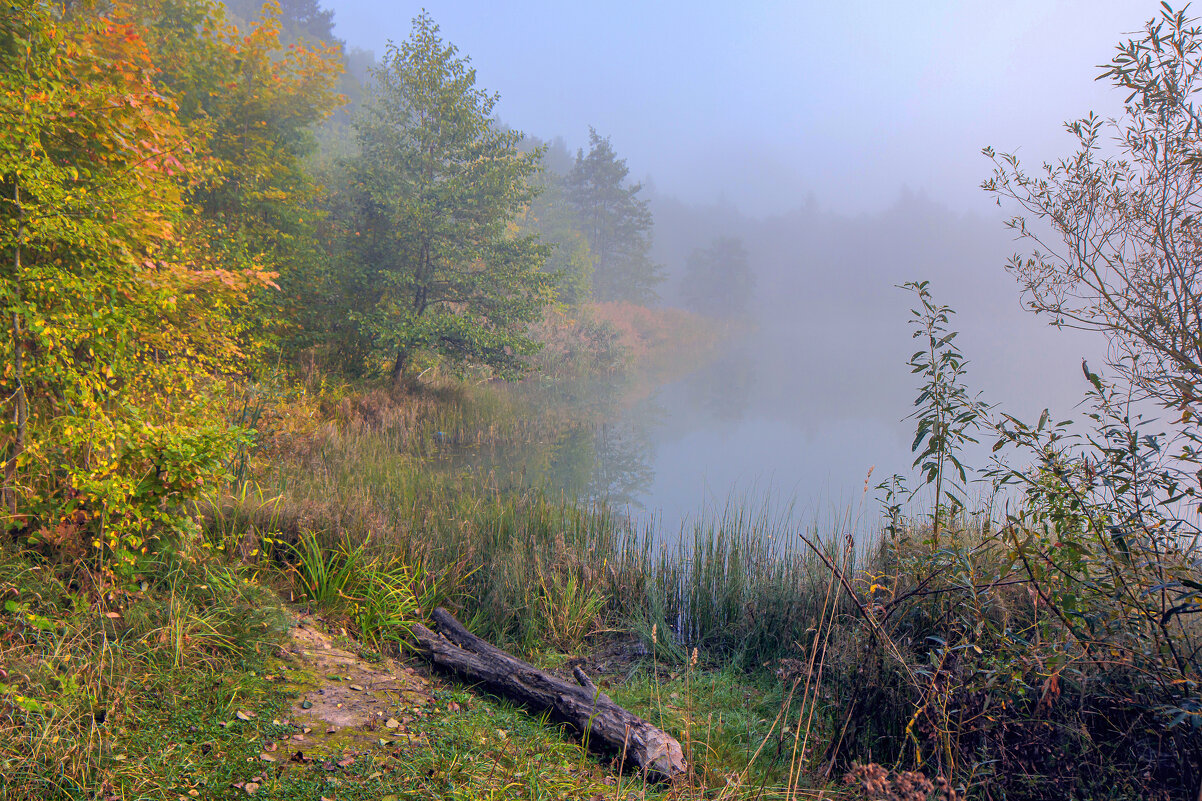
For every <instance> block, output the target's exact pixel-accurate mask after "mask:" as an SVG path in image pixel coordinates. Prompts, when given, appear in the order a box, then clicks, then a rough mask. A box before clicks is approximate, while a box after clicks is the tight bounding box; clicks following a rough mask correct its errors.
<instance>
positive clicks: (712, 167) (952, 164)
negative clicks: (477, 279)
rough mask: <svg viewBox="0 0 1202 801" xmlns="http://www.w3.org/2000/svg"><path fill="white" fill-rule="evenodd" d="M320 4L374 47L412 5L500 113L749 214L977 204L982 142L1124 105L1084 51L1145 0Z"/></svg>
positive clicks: (1126, 23)
mask: <svg viewBox="0 0 1202 801" xmlns="http://www.w3.org/2000/svg"><path fill="white" fill-rule="evenodd" d="M328 7H329V8H332V9H333V11H334V15H335V16H334V22H335V30H336V32H337V33H338V35H339V36H341V37H343V38H344V39H345V40H346V41H347V43H348V45H349V46H351V47H361V48H365V49H369V50H372V51H373V52H375V54H376V55H377V57H378V56H380V55H382V54H383V52H384V50H385V47H386V43H387V42H388V41H389V40H391V41H394V42H399V41H403V40H404V39H405V38H406V37H407V36H408V33H409V26H410V20H411V18H412V17H413V16H414V15H416V14H418V13H420V11H421V10H422V9H423V8H425V9H426V10H427V11H429V13H430V15H431V16H432V18H433V19H434V21H435V22H436V23H438V25H439V26H440V27H441V29H442V35H443V37H444V38H445V40H446V41H449V42H451V43H453V44H455V45H456V46H457V47H458V48H459V50H460V52H461V53H462V54H464V55H466V56H469V57H470V58H471V61H472V64H473V65H474V66H475V68H476V69H477V79H478V85H479V86H481V87H483V88H485V89H487V90H489V91H492V92H497V93H499V95H500V98H501V100H500V103H499V105H498V108H497V113H498V116H499V117H500V118H501V119H502V120H503V121H504V122H505V123H506V124H508V125H512V126H514V127H516V128H519V129H521V130H523V131H524V132H525V133H527V134H529V135H532V136H536V137H539V138H541V139H551V138H554V137H557V136H561V137H563V138H564V140H565V141H566V142H567V144H568V146H569V148H571V149H572V150H573V151H574V150H575V149H576V148H577V147H581V146H584V145H586V144H587V137H588V127H589V126H590V125H591V126H594V127H595V128H597V130H598V131H599V132H600V133H602V134H603V135H608V136H610V137H612V140H613V143H614V147H615V149H616V150H617V151H618V153H619V154H620V155H622V156H624V157H625V158H627V160H628V163H629V165H630V169H631V175H632V176H634V177H636V178H638V179H642V180H647V181H648V182H649V183H650V184H651V186H652V187H653V188H654V189H655V190H656V191H658V192H661V193H664V194H668V195H672V196H675V197H679V198H681V199H684V200H688V201H691V202H696V203H714V202H727V203H730V204H733V205H735V206H737V207H738V208H739V209H740V210H742V211H744V212H747V213H749V214H752V215H756V216H762V215H766V214H779V213H783V212H787V211H789V210H791V209H794V208H797V207H800V206H804V205H805V204H806V203H807V202H810V203H815V204H817V205H818V206H819V207H820V208H823V209H828V210H831V211H835V212H839V213H857V212H873V211H879V210H881V209H883V208H886V207H888V206H889V205H890V204H892V203H893V202H894V201H895V199H896V198H897V197H898V195H899V193H900V192H901V191H902V190H903V189H906V190H909V191H911V192H913V193H916V194H918V195H925V196H926V197H928V198H930V199H932V200H934V201H938V202H942V203H944V204H946V205H948V206H949V208H954V209H957V210H974V211H978V212H982V213H984V212H986V211H987V210H988V208H989V206H990V205H991V201H990V199H989V198H988V197H986V196H985V195H984V194H983V193H982V192H980V190H979V189H977V185H978V184H979V183H980V181H981V179H983V178H984V177H986V175H987V174H988V172H989V169H988V167H989V165H988V164H987V162H986V161H985V159H984V158H983V157H981V155H980V150H981V148H982V147H984V146H986V145H992V146H994V147H995V148H997V149H999V150H1003V151H1010V150H1018V151H1019V152H1020V153H1022V154H1023V155H1024V157H1026V158H1027V159H1029V160H1030V161H1031V162H1032V163H1037V162H1038V161H1040V160H1043V159H1046V158H1054V157H1056V156H1059V155H1062V154H1064V153H1065V152H1067V150H1068V149H1069V148H1070V147H1071V141H1070V140H1069V138H1068V137H1067V135H1066V134H1064V132H1063V129H1062V123H1063V122H1064V121H1066V120H1068V119H1075V118H1077V117H1080V116H1083V115H1085V114H1087V113H1088V112H1089V111H1091V110H1092V111H1097V112H1098V113H1100V114H1102V115H1103V116H1109V115H1112V114H1114V113H1116V112H1117V111H1118V110H1119V109H1120V104H1121V101H1122V98H1121V97H1120V96H1119V95H1118V93H1117V92H1114V91H1112V90H1111V89H1110V87H1109V86H1108V85H1107V84H1105V83H1104V82H1103V83H1098V82H1095V80H1094V79H1095V78H1096V77H1097V75H1098V73H1099V72H1100V70H1099V68H1098V66H1097V65H1099V64H1102V63H1104V62H1106V61H1108V60H1109V59H1110V57H1111V55H1112V53H1113V51H1114V47H1115V45H1116V44H1117V43H1118V42H1119V41H1120V39H1122V38H1124V37H1123V33H1124V32H1132V31H1135V30H1137V29H1139V28H1140V27H1142V25H1143V23H1144V21H1145V20H1146V19H1148V18H1150V17H1152V16H1154V15H1155V14H1156V13H1158V10H1159V8H1160V6H1159V3H1156V2H1152V1H1151V0H1149V1H1148V2H1143V0H1141V2H1135V3H1132V2H1119V1H1117V0H1107V1H1106V2H1089V3H1086V2H1051V3H1046V2H1038V1H1037V0H1024V1H1023V2H1016V3H1010V4H1007V6H1006V7H1004V8H998V7H989V8H986V7H984V6H979V5H976V4H971V5H962V4H957V3H953V2H935V3H928V4H923V5H922V7H920V8H914V7H911V6H895V5H893V4H889V3H867V4H859V5H857V6H855V7H846V6H841V5H840V6H829V7H826V6H820V5H818V4H797V3H787V2H753V3H746V4H739V5H737V6H733V5H729V4H719V3H699V4H692V3H690V4H683V3H659V4H654V5H649V4H639V3H632V2H618V3H611V4H607V5H606V6H605V7H604V8H603V9H601V8H599V7H587V6H584V5H576V4H568V5H564V4H556V3H549V2H523V3H518V4H504V5H496V4H491V3H482V2H466V3H465V2H455V3H452V2H446V1H445V0H432V1H431V2H427V3H424V4H412V5H408V4H402V5H401V6H398V7H395V11H393V12H392V13H390V14H389V16H387V17H383V16H381V15H380V14H379V13H377V12H376V10H375V9H376V8H378V7H377V6H375V4H373V3H371V2H368V1H367V0H333V2H331V3H329V4H328Z"/></svg>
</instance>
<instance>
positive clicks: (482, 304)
mask: <svg viewBox="0 0 1202 801" xmlns="http://www.w3.org/2000/svg"><path fill="white" fill-rule="evenodd" d="M374 79H375V82H374V85H373V87H372V88H371V91H370V97H369V99H368V101H367V104H366V107H365V109H364V112H363V115H362V116H361V118H360V119H359V120H358V122H357V123H356V127H357V130H358V138H359V147H360V151H361V152H360V155H359V156H358V157H357V158H356V159H355V160H354V161H353V162H352V164H351V165H350V168H351V171H352V173H353V191H354V193H355V196H356V213H357V214H358V219H357V220H356V225H357V227H356V230H355V236H354V241H355V243H356V246H357V248H358V249H359V252H360V253H361V258H362V263H363V264H364V265H367V272H366V274H365V275H364V276H363V280H365V281H366V282H367V290H368V292H369V293H370V296H371V297H372V300H371V301H370V302H369V303H367V304H365V306H364V307H363V308H362V309H361V310H360V311H357V312H356V313H355V318H356V319H357V320H358V321H359V323H360V324H361V325H362V326H363V327H364V328H365V329H366V331H367V332H368V334H369V336H370V339H371V340H372V342H374V343H375V345H376V347H377V348H378V349H379V350H380V351H382V352H384V353H389V354H391V361H392V377H393V380H394V381H398V380H400V378H401V376H402V373H403V372H404V370H405V368H406V366H407V365H408V364H409V362H410V361H411V360H412V359H413V358H414V357H415V356H416V355H417V354H418V353H420V352H422V351H432V352H434V353H437V354H440V355H441V356H443V357H446V358H448V359H450V360H452V361H455V362H458V363H460V364H480V365H486V366H488V367H490V368H492V369H494V370H496V371H498V372H500V373H502V374H512V373H516V372H520V371H521V369H522V368H523V361H522V357H523V356H526V355H528V354H530V353H532V352H534V350H535V349H536V345H535V342H534V341H533V340H532V339H531V338H530V337H529V336H528V335H527V331H526V329H527V327H528V325H529V324H530V323H531V322H532V321H534V320H535V319H537V318H538V316H539V314H540V313H541V309H542V307H543V306H544V305H545V304H546V303H547V302H549V301H550V300H551V298H552V289H551V281H550V278H549V277H548V276H547V275H546V274H545V273H543V272H542V270H541V267H542V265H543V262H544V261H546V258H547V249H546V247H545V246H544V245H542V244H540V243H539V241H538V239H537V237H536V236H534V235H531V234H520V233H518V232H517V217H518V214H519V213H520V212H521V211H522V210H523V209H524V207H525V206H526V204H527V203H529V202H530V200H531V198H532V197H533V194H534V189H533V185H532V183H531V178H532V177H533V176H534V174H535V172H536V170H537V169H538V153H529V152H522V151H521V150H520V149H519V148H518V144H519V143H520V142H521V140H522V134H521V133H520V132H518V131H512V130H507V129H505V128H502V127H501V126H500V125H499V124H498V123H497V122H496V120H494V119H493V116H492V113H493V108H494V107H495V105H496V102H497V96H496V95H493V94H489V93H487V92H485V91H483V90H481V89H479V88H477V87H476V73H475V70H474V69H472V68H471V66H470V63H469V61H468V60H467V59H465V58H462V57H460V56H459V55H458V51H457V50H456V48H455V47H454V45H451V44H448V43H445V42H443V40H442V38H441V36H440V35H439V29H438V26H437V25H435V24H434V22H433V21H432V20H431V19H430V17H429V15H427V14H422V15H420V16H418V17H417V18H416V19H415V20H414V21H413V30H412V33H411V35H410V37H409V39H408V40H406V41H405V42H402V43H401V44H400V45H399V46H391V47H390V48H389V50H388V53H387V54H386V55H385V57H384V60H383V63H382V64H381V66H380V68H379V69H378V70H377V71H376V73H375V75H374Z"/></svg>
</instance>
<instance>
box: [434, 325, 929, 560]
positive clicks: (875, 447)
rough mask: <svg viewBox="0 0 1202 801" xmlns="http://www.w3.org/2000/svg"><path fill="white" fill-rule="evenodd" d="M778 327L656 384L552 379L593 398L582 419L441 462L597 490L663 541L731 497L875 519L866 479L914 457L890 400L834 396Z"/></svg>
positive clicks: (799, 518)
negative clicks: (877, 405)
mask: <svg viewBox="0 0 1202 801" xmlns="http://www.w3.org/2000/svg"><path fill="white" fill-rule="evenodd" d="M779 334H780V332H779V331H771V330H756V331H753V332H750V333H748V334H746V335H744V336H742V337H740V338H739V339H738V340H736V341H734V342H730V343H727V344H726V345H725V347H722V348H720V349H719V350H718V351H717V352H714V353H711V354H709V355H708V358H706V359H704V360H702V361H701V363H700V364H699V365H697V366H696V367H695V369H693V370H692V371H691V372H689V373H687V374H686V375H684V376H683V377H676V378H674V379H672V380H668V381H666V382H663V383H656V382H655V381H654V380H653V379H651V378H649V377H648V376H640V377H638V378H637V379H628V380H624V381H616V382H614V381H607V382H594V383H592V384H589V385H584V386H578V387H573V388H570V389H567V390H565V389H564V388H563V387H559V388H556V390H555V392H556V393H559V395H560V397H561V398H563V397H564V396H567V401H568V402H574V403H580V402H582V399H587V400H588V403H589V404H590V408H589V413H588V414H587V415H582V416H583V417H586V418H587V422H582V423H581V424H579V425H577V426H574V427H572V428H570V429H569V430H568V431H566V432H562V433H558V434H556V435H554V436H551V437H548V439H547V440H546V441H544V442H539V443H526V444H524V445H522V446H514V447H511V448H507V449H489V450H477V451H461V452H458V453H449V454H446V455H445V461H446V464H447V465H448V466H449V467H453V468H454V469H466V470H470V471H473V472H481V473H492V474H493V475H494V476H495V478H496V480H497V481H499V482H500V483H501V484H502V485H505V484H509V485H513V484H522V485H527V486H530V485H536V486H541V487H542V488H544V489H546V490H548V491H550V492H554V493H564V494H566V495H568V496H570V497H574V498H578V499H581V500H584V501H592V500H602V501H605V502H606V503H608V504H609V505H610V506H611V507H612V508H615V509H620V510H623V511H625V512H626V513H627V514H628V515H629V516H630V517H631V518H632V519H633V520H634V521H635V522H636V524H640V525H645V524H650V525H653V526H654V527H655V530H656V531H657V532H658V534H659V535H660V536H661V537H663V538H665V539H671V538H672V537H673V536H674V535H677V534H679V533H681V532H682V531H683V532H686V533H687V532H690V531H691V529H692V526H693V524H694V523H696V522H698V521H699V520H701V519H705V518H709V519H713V518H715V517H717V516H719V515H720V514H721V513H722V511H723V509H724V508H725V507H726V506H727V505H728V504H734V505H737V506H739V507H742V508H743V509H746V510H750V511H752V512H753V513H757V514H768V515H772V516H773V517H774V518H778V519H780V518H784V519H787V520H789V521H792V522H795V523H799V524H804V525H823V524H825V523H828V522H830V521H832V520H834V519H840V518H845V517H846V516H847V515H848V514H849V513H851V514H852V516H853V517H854V516H855V515H856V514H857V513H859V514H861V515H862V516H864V517H872V516H873V515H875V513H876V511H875V510H876V503H875V501H874V500H873V496H874V495H875V494H876V493H875V490H874V489H873V487H874V486H875V485H876V484H877V483H879V482H880V481H881V480H883V479H884V478H886V477H888V476H889V475H890V474H891V473H893V472H894V471H901V470H904V469H906V468H907V467H908V465H909V459H908V458H907V457H908V453H909V452H908V444H909V443H908V441H907V439H906V437H905V434H904V431H905V426H904V425H901V424H900V423H899V419H898V418H899V415H898V413H897V412H898V411H899V409H889V408H888V406H887V405H885V406H884V407H883V408H882V409H880V410H879V413H878V412H877V411H876V410H874V408H872V405H865V404H863V403H854V402H848V403H846V404H838V403H835V404H832V403H830V402H829V398H827V397H825V396H827V395H828V394H829V393H831V392H838V391H844V390H846V389H847V387H845V386H844V387H840V386H838V385H832V382H831V381H830V380H829V379H826V380H824V379H822V377H821V376H816V375H815V373H814V372H813V371H812V370H807V369H805V366H804V365H803V364H799V363H797V360H798V359H800V358H801V357H800V356H798V355H797V354H796V353H794V358H793V359H792V360H790V359H789V358H787V353H786V352H779V350H778V349H777V348H776V346H774V345H773V344H772V343H773V342H774V341H776V340H777V338H778V337H779ZM785 350H786V351H788V350H789V349H788V348H786V349H785ZM793 350H796V349H793ZM871 369H872V365H871V363H870V360H864V359H854V360H852V361H848V362H845V363H844V365H843V368H842V370H841V372H842V373H843V375H844V379H849V378H851V379H854V374H855V373H857V372H859V371H861V370H871ZM807 376H808V377H809V378H807ZM853 383H854V381H853ZM549 394H550V392H549ZM545 402H556V401H555V400H554V398H550V399H546V400H545ZM899 408H900V411H901V412H902V413H904V412H905V403H904V401H903V403H902V405H901V406H900V407H899ZM870 468H871V469H872V476H871V478H870V479H869V478H868V476H869V470H870ZM866 479H867V492H866ZM861 507H862V508H861Z"/></svg>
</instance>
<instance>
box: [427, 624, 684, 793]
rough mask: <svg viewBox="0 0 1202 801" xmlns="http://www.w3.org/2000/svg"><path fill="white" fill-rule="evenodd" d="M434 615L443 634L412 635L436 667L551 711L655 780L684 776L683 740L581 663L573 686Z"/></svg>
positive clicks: (596, 747)
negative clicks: (631, 707)
mask: <svg viewBox="0 0 1202 801" xmlns="http://www.w3.org/2000/svg"><path fill="white" fill-rule="evenodd" d="M432 618H433V620H434V623H435V625H436V626H437V627H438V630H439V632H440V633H441V635H442V636H441V637H440V636H438V635H436V634H434V633H433V632H432V631H430V630H429V629H427V628H426V627H425V626H422V625H420V624H417V625H415V626H414V627H413V635H414V637H415V638H416V639H417V643H418V646H419V648H420V650H421V651H422V654H423V656H425V658H426V659H428V660H429V661H430V662H431V663H432V664H433V665H434V666H436V667H438V668H440V669H442V670H446V671H449V672H451V673H454V674H456V675H457V676H459V677H460V678H462V679H464V680H466V681H469V682H473V683H478V684H480V685H482V686H483V687H484V689H486V690H488V691H489V692H491V693H494V694H495V695H499V696H501V697H502V698H506V699H508V700H511V701H516V702H518V703H520V704H522V705H523V706H525V707H527V708H528V709H530V710H531V711H533V712H534V713H536V714H544V713H550V715H551V717H552V718H553V719H555V720H557V721H560V722H562V723H566V724H568V725H569V726H571V727H572V728H573V729H575V731H576V732H577V733H578V734H579V735H580V736H581V738H582V739H583V741H584V746H585V748H588V749H590V750H593V751H596V752H599V753H601V754H605V755H611V756H617V757H619V758H621V759H623V760H624V761H625V763H626V764H627V765H628V766H629V767H630V768H631V769H632V770H638V771H641V772H643V773H644V775H645V776H646V777H647V778H648V779H649V780H651V781H656V782H670V781H672V780H673V779H675V778H677V777H678V776H681V775H682V774H684V772H685V770H686V768H687V766H686V763H685V759H684V751H683V749H681V747H680V743H679V742H677V740H676V739H675V738H673V737H671V736H670V735H668V734H667V733H665V732H663V731H661V730H660V729H657V728H655V727H654V726H652V725H651V724H650V723H648V722H647V721H645V720H643V719H642V718H640V717H637V716H635V715H633V714H631V713H630V712H628V711H626V710H625V709H623V708H622V707H620V706H618V705H617V704H615V703H614V702H613V701H612V700H611V699H610V698H609V696H607V695H605V694H604V693H602V692H601V691H600V690H599V689H598V688H597V687H596V685H594V684H593V682H592V681H590V680H589V678H588V676H586V675H585V674H584V671H582V670H581V669H580V668H579V667H577V668H574V669H573V673H574V674H575V676H576V681H577V682H578V684H570V683H568V682H566V681H563V680H562V679H558V678H556V677H554V676H552V675H550V674H548V673H544V672H543V671H541V670H539V669H537V668H535V667H534V666H533V665H530V664H527V663H526V662H523V661H522V660H520V659H518V658H516V657H514V656H511V655H510V654H508V653H506V652H505V651H502V650H501V649H500V648H497V647H495V646H493V645H490V644H489V643H487V642H485V641H484V640H482V639H480V638H479V637H477V636H476V635H474V634H472V633H471V632H469V631H468V630H467V629H465V628H464V627H463V626H462V624H460V623H459V621H458V620H456V619H455V618H454V617H452V616H451V614H450V613H449V612H447V611H446V610H445V609H437V610H435V611H434V614H433V615H432Z"/></svg>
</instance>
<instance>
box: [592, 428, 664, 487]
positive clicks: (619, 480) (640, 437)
mask: <svg viewBox="0 0 1202 801" xmlns="http://www.w3.org/2000/svg"><path fill="white" fill-rule="evenodd" d="M594 441H595V443H596V444H595V447H596V464H595V466H594V468H593V473H592V476H591V478H590V480H589V484H588V486H587V487H586V492H585V494H586V495H588V496H589V497H590V498H599V499H604V500H607V501H609V503H611V504H613V505H615V506H626V505H635V506H638V507H639V508H642V506H643V504H642V501H640V500H639V499H640V497H645V496H646V494H647V490H648V489H650V487H651V482H652V481H653V480H654V479H655V470H654V469H652V467H651V460H652V457H653V456H654V454H653V453H652V451H651V440H650V437H649V436H648V430H647V427H646V426H644V425H640V424H639V423H638V422H636V421H623V422H622V423H606V424H603V425H601V426H599V427H598V428H597V432H596V437H595V440H594Z"/></svg>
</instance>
